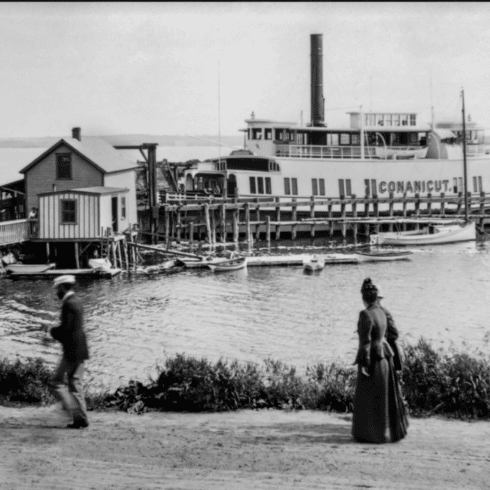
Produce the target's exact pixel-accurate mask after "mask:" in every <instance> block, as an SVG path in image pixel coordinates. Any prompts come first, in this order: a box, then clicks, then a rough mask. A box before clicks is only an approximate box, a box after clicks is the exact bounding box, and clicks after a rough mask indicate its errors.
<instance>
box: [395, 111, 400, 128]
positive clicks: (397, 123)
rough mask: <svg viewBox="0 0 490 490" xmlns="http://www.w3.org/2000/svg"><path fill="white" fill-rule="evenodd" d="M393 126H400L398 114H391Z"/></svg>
mask: <svg viewBox="0 0 490 490" xmlns="http://www.w3.org/2000/svg"><path fill="white" fill-rule="evenodd" d="M393 126H400V114H393Z"/></svg>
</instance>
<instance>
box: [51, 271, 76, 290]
mask: <svg viewBox="0 0 490 490" xmlns="http://www.w3.org/2000/svg"><path fill="white" fill-rule="evenodd" d="M62 284H75V276H72V275H71V274H66V275H64V276H59V277H57V278H55V280H54V281H53V287H54V288H57V287H58V286H61V285H62Z"/></svg>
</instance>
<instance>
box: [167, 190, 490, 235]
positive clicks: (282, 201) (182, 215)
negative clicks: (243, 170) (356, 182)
mask: <svg viewBox="0 0 490 490" xmlns="http://www.w3.org/2000/svg"><path fill="white" fill-rule="evenodd" d="M468 201H469V209H470V219H471V220H473V221H477V222H478V223H479V225H480V228H481V229H483V227H484V225H485V222H486V221H488V220H490V195H486V194H485V193H484V192H482V193H480V194H474V195H471V194H470V193H468ZM464 205H465V203H464V197H463V194H462V193H459V194H458V195H456V196H455V195H452V196H446V195H445V194H444V193H441V194H440V195H432V194H428V195H427V196H420V195H419V194H415V195H414V196H410V197H409V196H407V195H406V194H405V195H403V196H398V197H395V196H394V194H393V193H390V194H389V195H388V196H386V197H380V196H373V197H360V198H358V197H357V196H355V195H353V196H349V197H344V198H343V197H340V198H327V197H319V196H310V197H309V198H306V197H300V196H298V197H294V198H292V197H291V196H281V197H275V198H253V199H247V200H245V201H243V200H239V199H231V200H230V199H218V198H216V199H211V200H209V201H207V202H196V201H194V202H191V201H181V202H176V201H173V200H168V202H167V203H166V204H164V205H162V206H161V208H160V209H161V212H160V213H159V214H160V217H163V218H164V223H161V224H163V225H164V233H165V238H166V240H176V241H180V240H181V239H182V237H187V238H188V239H189V240H191V241H192V240H193V239H194V237H195V235H196V234H197V236H199V237H203V236H204V238H205V239H206V241H208V242H209V243H215V242H216V237H217V236H218V234H220V235H221V237H220V241H221V242H223V243H224V242H225V241H226V238H227V234H229V233H231V234H232V235H233V240H234V241H237V240H238V235H239V234H240V233H245V235H246V237H247V240H250V239H251V237H253V236H255V237H256V240H258V239H259V237H260V234H261V233H264V232H265V234H266V237H267V239H268V240H270V236H271V232H272V231H275V236H276V240H277V239H279V237H280V235H281V231H283V232H288V233H289V232H290V233H291V238H292V239H295V238H296V235H297V233H298V232H307V233H310V235H311V236H312V237H314V236H315V233H316V232H320V231H326V232H327V233H328V235H329V236H332V235H333V234H334V231H339V230H340V231H341V233H342V237H343V238H345V237H346V234H347V229H348V228H349V229H352V231H353V235H354V240H356V237H357V234H358V231H359V230H361V229H362V230H364V231H363V234H364V235H369V233H370V232H371V230H372V228H374V231H375V232H377V231H379V230H380V229H381V227H383V226H384V227H385V228H388V230H389V231H393V227H394V226H398V225H397V224H396V218H433V219H434V220H439V219H452V220H454V219H464ZM252 213H253V214H252ZM400 221H402V220H400ZM400 227H401V228H402V229H403V230H406V229H407V227H409V228H412V227H413V228H415V229H418V228H419V224H418V223H414V224H410V223H406V222H405V223H403V224H400Z"/></svg>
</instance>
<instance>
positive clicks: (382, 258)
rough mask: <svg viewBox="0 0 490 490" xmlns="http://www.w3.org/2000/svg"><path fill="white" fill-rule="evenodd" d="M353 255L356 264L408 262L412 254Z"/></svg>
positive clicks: (376, 253) (358, 253)
mask: <svg viewBox="0 0 490 490" xmlns="http://www.w3.org/2000/svg"><path fill="white" fill-rule="evenodd" d="M354 255H355V256H356V257H357V261H358V262H392V261H394V260H410V255H412V252H408V251H407V252H384V253H383V252H366V253H361V252H357V253H355V254H354Z"/></svg>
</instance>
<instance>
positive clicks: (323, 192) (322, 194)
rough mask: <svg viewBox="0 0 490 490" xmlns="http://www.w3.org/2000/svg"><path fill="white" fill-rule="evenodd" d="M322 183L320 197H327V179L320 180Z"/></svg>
mask: <svg viewBox="0 0 490 490" xmlns="http://www.w3.org/2000/svg"><path fill="white" fill-rule="evenodd" d="M318 180H319V181H320V196H324V195H325V179H318Z"/></svg>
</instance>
